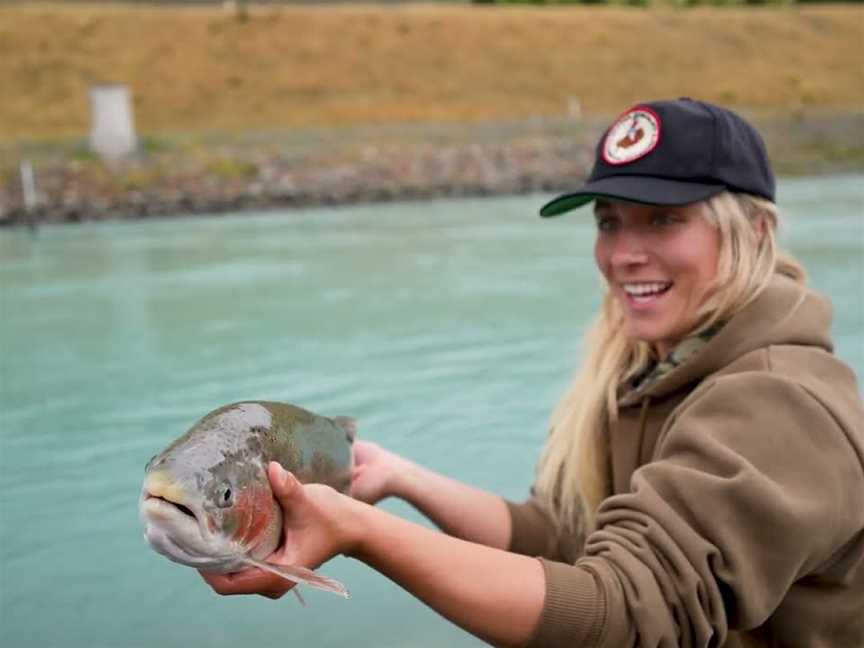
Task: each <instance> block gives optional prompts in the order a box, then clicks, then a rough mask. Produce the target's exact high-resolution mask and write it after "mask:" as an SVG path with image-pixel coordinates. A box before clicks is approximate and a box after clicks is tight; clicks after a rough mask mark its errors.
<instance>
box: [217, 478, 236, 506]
mask: <svg viewBox="0 0 864 648" xmlns="http://www.w3.org/2000/svg"><path fill="white" fill-rule="evenodd" d="M232 504H234V493H233V491H232V490H231V485H230V484H222V486H220V487H219V491H218V492H217V493H216V506H218V507H219V508H228V507H229V506H231V505H232Z"/></svg>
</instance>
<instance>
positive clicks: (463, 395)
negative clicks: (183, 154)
mask: <svg viewBox="0 0 864 648" xmlns="http://www.w3.org/2000/svg"><path fill="white" fill-rule="evenodd" d="M861 187H862V178H860V177H851V176H845V177H833V178H809V179H796V180H787V181H785V182H783V183H781V192H780V195H781V205H782V206H783V207H784V209H785V211H786V213H787V214H788V219H787V227H786V231H785V235H784V240H785V242H786V244H787V246H788V247H790V248H791V249H792V250H793V252H794V253H795V254H796V255H797V256H799V258H801V259H802V260H803V261H804V262H805V264H806V265H807V266H808V269H809V270H810V273H811V282H812V283H813V284H814V285H815V286H816V287H818V288H820V289H821V290H823V291H824V292H826V293H828V294H829V295H830V296H831V297H832V298H833V300H834V304H835V308H836V321H835V325H834V332H835V336H836V340H837V347H838V353H839V354H840V355H841V356H842V357H843V358H845V359H846V360H847V361H848V362H850V363H851V364H852V366H853V367H854V368H855V369H856V371H857V372H858V374H859V375H861V374H862V371H864V342H862V332H864V297H862V295H864V292H862V289H861V287H862V285H864V194H862V189H861ZM543 198H545V196H528V197H515V198H493V199H482V200H480V199H477V200H459V201H438V202H423V203H403V204H391V205H384V206H382V205H376V206H363V207H351V208H339V209H315V210H311V209H310V210H304V211H296V212H290V213H267V214H244V215H233V216H223V217H213V218H196V219H179V220H161V221H148V222H140V223H109V224H88V225H79V226H65V227H46V228H44V229H42V230H40V231H39V232H38V235H36V236H35V237H31V236H29V234H28V233H27V232H25V231H20V230H16V231H12V230H3V231H0V287H2V293H0V300H2V301H0V309H2V322H0V358H2V360H0V362H2V366H0V372H2V373H0V380H2V383H0V412H2V419H0V424H2V431H0V532H2V535H0V628H2V630H0V632H2V640H0V643H2V645H3V646H9V647H10V648H13V647H18V646H28V647H29V646H40V647H49V646H58V647H63V648H71V647H78V646H80V647H85V646H87V647H101V646H105V647H113V646H142V647H143V646H148V647H149V646H161V647H173V646H178V647H179V646H213V647H223V646H224V647H226V648H227V647H229V646H230V647H232V648H236V646H237V645H243V644H244V642H245V643H246V644H248V645H250V646H255V647H256V648H264V647H267V646H274V647H275V646H280V647H281V646H286V645H290V646H316V647H317V646H321V647H329V646H333V647H337V646H339V647H342V646H345V645H360V646H376V647H378V646H381V647H388V646H393V647H396V646H400V647H402V646H406V647H415V646H416V647H427V646H428V647H433V646H435V647H437V646H477V645H479V642H478V641H476V640H475V639H473V638H471V637H470V636H467V635H465V634H464V633H462V632H461V631H459V630H458V629H455V628H453V627H451V626H450V625H448V624H447V623H446V622H445V621H443V620H441V619H440V618H439V617H437V616H436V615H435V614H434V613H432V612H429V611H428V610H426V609H425V608H424V607H423V606H422V605H421V604H419V603H418V602H416V601H415V600H414V599H412V598H411V597H410V596H409V595H407V594H405V593H404V592H402V591H401V590H399V589H398V588H397V587H396V586H395V585H393V584H392V583H390V582H389V581H387V580H386V579H384V578H383V577H380V576H378V575H377V574H375V573H374V572H372V571H371V570H369V569H367V568H365V567H364V566H362V565H360V564H358V563H355V562H353V561H350V560H347V559H336V560H334V561H333V562H331V563H330V564H328V565H326V566H325V567H324V569H323V570H322V571H323V572H324V573H325V574H327V575H329V576H332V577H334V578H337V579H339V580H341V581H342V582H344V583H345V584H347V585H348V586H349V588H350V589H351V591H352V594H353V598H352V599H350V600H348V601H344V600H341V599H338V598H337V597H334V596H332V595H329V594H326V593H320V592H317V591H309V590H308V589H307V591H306V598H307V600H308V603H309V606H308V607H307V608H301V607H300V606H299V605H297V604H296V602H294V600H293V598H292V597H286V598H285V599H283V600H281V601H277V602H273V601H269V600H265V599H257V598H245V597H244V598H222V597H219V596H216V595H215V594H213V593H212V592H211V591H210V590H209V588H207V587H206V586H205V585H204V583H203V582H202V581H201V580H200V579H199V578H198V576H197V574H196V573H195V572H194V571H192V570H190V569H188V568H184V567H180V566H177V565H174V564H172V563H169V562H168V561H166V560H165V559H163V558H162V557H160V556H157V555H156V554H155V553H153V552H152V551H150V550H149V548H148V547H147V546H146V544H145V543H144V540H143V539H142V537H141V529H140V525H139V523H138V519H137V511H136V504H137V496H138V488H139V486H140V481H141V479H142V477H143V472H144V464H145V462H146V461H147V459H149V457H150V456H151V455H152V454H153V453H154V452H156V451H157V450H159V449H160V448H162V447H163V446H164V445H165V444H166V443H167V442H168V441H169V440H170V439H172V438H174V437H176V436H178V435H179V434H180V433H182V432H183V431H184V430H185V429H186V428H187V427H188V426H189V425H190V424H191V423H192V422H193V421H194V420H196V419H197V418H198V417H200V416H201V415H202V414H204V413H205V412H207V411H209V410H211V409H213V408H214V407H216V406H218V405H221V404H224V403H228V402H232V401H236V400H241V399H253V398H254V399H273V400H286V401H290V402H294V403H297V404H301V405H303V406H305V407H308V408H310V409H313V410H315V411H317V412H320V413H322V414H329V415H336V414H345V415H351V416H355V417H356V418H358V420H359V425H360V434H361V435H363V436H365V437H366V438H369V439H374V440H376V441H378V442H380V443H382V444H384V445H386V446H388V447H390V448H392V449H394V450H396V451H398V452H401V453H404V454H406V455H409V456H410V457H412V458H414V459H416V460H418V461H420V462H423V463H425V464H426V465H429V466H431V467H433V468H435V469H437V470H440V471H443V472H446V473H448V474H451V475H453V476H456V477H459V478H461V479H464V480H466V481H468V482H470V483H473V484H475V485H479V486H481V487H485V488H489V489H493V490H495V491H497V492H499V493H501V494H502V495H504V496H506V497H510V498H516V499H518V498H521V497H522V496H523V495H524V494H525V492H526V490H527V488H528V486H529V484H530V481H531V475H532V471H533V464H534V462H535V460H536V458H537V454H538V450H539V446H540V443H541V441H542V439H543V436H544V430H545V425H546V420H547V416H548V412H549V410H550V409H551V407H552V406H553V404H554V402H555V400H556V397H557V395H558V394H559V392H560V391H561V390H562V389H563V387H564V385H565V383H566V380H567V378H568V376H569V374H570V372H571V370H572V368H573V366H574V364H575V360H576V358H577V357H578V338H579V334H580V331H581V330H582V328H583V326H584V325H585V322H586V321H587V319H588V318H589V317H590V315H591V313H592V310H593V309H594V308H595V307H596V304H597V301H598V298H597V286H598V285H599V282H598V280H597V278H596V272H595V271H594V269H593V264H592V259H591V244H592V237H593V228H592V226H591V223H590V222H589V219H587V218H580V217H578V216H577V217H568V218H562V219H556V220H550V221H541V220H540V219H538V218H536V217H535V216H534V214H535V213H536V210H537V208H538V206H539V205H540V204H541V203H542V200H543ZM384 506H385V507H386V508H388V509H390V510H392V511H395V512H397V513H399V514H402V515H405V516H409V517H411V518H412V519H419V518H418V517H417V516H416V514H415V513H414V512H413V511H412V510H410V509H409V508H408V507H407V506H405V505H402V504H400V503H398V502H388V503H386V504H385V505H384ZM448 568H449V566H448V565H446V564H444V565H441V569H448Z"/></svg>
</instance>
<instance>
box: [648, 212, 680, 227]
mask: <svg viewBox="0 0 864 648" xmlns="http://www.w3.org/2000/svg"><path fill="white" fill-rule="evenodd" d="M678 220H679V219H678V218H677V217H676V216H675V214H657V215H656V216H655V217H654V219H653V222H654V225H672V224H673V223H677V222H678Z"/></svg>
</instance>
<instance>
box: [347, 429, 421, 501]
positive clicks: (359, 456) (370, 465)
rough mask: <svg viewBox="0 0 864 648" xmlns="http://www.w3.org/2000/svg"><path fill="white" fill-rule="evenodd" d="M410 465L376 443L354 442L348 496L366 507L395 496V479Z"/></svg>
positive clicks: (396, 493)
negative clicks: (364, 503) (365, 504)
mask: <svg viewBox="0 0 864 648" xmlns="http://www.w3.org/2000/svg"><path fill="white" fill-rule="evenodd" d="M409 466H410V464H409V462H407V461H406V460H405V459H403V458H402V457H400V456H399V455H397V454H394V453H392V452H390V451H389V450H385V449H384V448H382V447H381V446H379V445H378V444H376V443H370V442H368V441H355V442H354V474H353V475H352V478H351V496H352V497H354V498H355V499H358V500H360V501H361V502H366V503H367V504H376V503H378V502H380V501H381V500H382V499H384V498H386V497H390V496H394V495H396V496H398V495H399V493H398V492H397V480H398V478H399V476H400V475H401V474H404V472H405V471H406V469H407V468H408V467H409Z"/></svg>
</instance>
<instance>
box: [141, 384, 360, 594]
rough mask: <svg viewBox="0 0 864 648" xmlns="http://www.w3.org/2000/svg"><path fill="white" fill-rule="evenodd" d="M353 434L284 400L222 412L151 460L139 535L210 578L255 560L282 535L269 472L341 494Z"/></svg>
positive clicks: (351, 428) (350, 424) (347, 424)
mask: <svg viewBox="0 0 864 648" xmlns="http://www.w3.org/2000/svg"><path fill="white" fill-rule="evenodd" d="M354 436H355V425H354V421H353V419H349V418H345V417H335V418H328V417H325V416H319V415H317V414H314V413H312V412H310V411H308V410H305V409H303V408H301V407H297V406H296V405H290V404H287V403H278V402H272V401H244V402H239V403H232V404H230V405H226V406H224V407H220V408H219V409H216V410H214V411H212V412H210V413H208V414H206V415H205V416H204V417H202V418H201V419H200V420H199V421H198V422H197V423H195V424H194V425H193V426H192V427H191V428H190V429H189V431H188V432H186V433H185V434H184V435H183V436H181V437H179V438H178V439H176V440H175V441H173V442H172V443H171V444H170V445H169V446H168V447H167V448H165V450H163V451H162V452H160V453H159V454H157V455H156V456H154V457H153V458H152V459H151V460H150V461H149V462H148V464H147V467H146V470H145V472H146V474H145V479H144V484H143V485H142V489H141V496H140V499H139V514H140V517H141V520H142V523H143V524H144V529H145V531H144V535H145V538H146V539H147V541H148V542H149V543H150V545H151V547H152V548H153V549H154V550H156V551H157V552H159V553H161V554H163V555H165V556H166V557H168V558H169V559H171V560H173V561H175V562H179V563H182V564H185V565H189V566H192V567H197V568H199V569H206V570H208V571H216V572H229V571H236V570H237V569H240V568H242V567H244V566H246V565H248V564H250V562H249V561H250V560H252V561H261V560H262V559H264V558H266V557H267V556H268V555H270V554H271V553H272V552H273V551H274V550H275V549H276V548H277V546H278V544H279V541H280V534H281V528H282V511H281V509H280V507H279V505H278V503H277V502H276V500H275V499H274V497H273V493H272V491H271V489H270V483H269V480H268V479H267V472H266V471H267V465H268V464H269V463H270V462H271V461H277V462H279V463H280V464H281V465H282V466H283V467H284V468H285V469H286V470H289V471H290V472H292V473H294V475H295V476H296V477H297V479H298V480H299V481H300V482H302V483H321V484H326V485H328V486H331V487H333V488H334V489H336V490H338V491H340V492H343V493H347V492H348V490H349V487H350V484H351V470H352V467H353V454H352V445H353V441H354ZM310 574H311V572H310ZM313 575H314V574H313ZM304 582H305V581H304ZM311 584H314V583H311Z"/></svg>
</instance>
